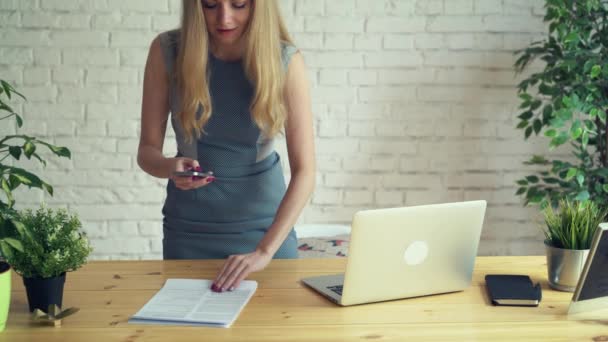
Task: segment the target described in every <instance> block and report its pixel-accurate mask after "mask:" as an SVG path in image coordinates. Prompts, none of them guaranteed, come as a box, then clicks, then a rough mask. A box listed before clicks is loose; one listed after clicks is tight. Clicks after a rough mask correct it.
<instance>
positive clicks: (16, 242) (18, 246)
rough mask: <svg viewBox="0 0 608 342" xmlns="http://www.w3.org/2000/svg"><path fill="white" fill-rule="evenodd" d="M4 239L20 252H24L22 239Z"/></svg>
mask: <svg viewBox="0 0 608 342" xmlns="http://www.w3.org/2000/svg"><path fill="white" fill-rule="evenodd" d="M4 241H5V242H6V243H8V244H9V245H11V247H13V248H14V249H16V250H18V251H19V252H23V245H22V244H21V241H19V240H17V239H13V238H8V237H7V238H4Z"/></svg>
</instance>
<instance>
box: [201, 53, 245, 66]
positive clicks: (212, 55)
mask: <svg viewBox="0 0 608 342" xmlns="http://www.w3.org/2000/svg"><path fill="white" fill-rule="evenodd" d="M209 56H210V57H211V58H212V59H214V60H216V61H218V62H220V63H224V64H240V63H241V62H242V61H243V59H242V58H239V59H222V58H218V57H217V56H215V55H214V54H213V53H212V52H209Z"/></svg>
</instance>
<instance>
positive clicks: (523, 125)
mask: <svg viewBox="0 0 608 342" xmlns="http://www.w3.org/2000/svg"><path fill="white" fill-rule="evenodd" d="M526 126H528V121H526V120H524V121H521V122H520V123H519V124H518V125H517V128H524V127H526Z"/></svg>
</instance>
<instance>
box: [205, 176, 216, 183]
mask: <svg viewBox="0 0 608 342" xmlns="http://www.w3.org/2000/svg"><path fill="white" fill-rule="evenodd" d="M214 180H215V177H207V182H209V183H211V182H213V181H214Z"/></svg>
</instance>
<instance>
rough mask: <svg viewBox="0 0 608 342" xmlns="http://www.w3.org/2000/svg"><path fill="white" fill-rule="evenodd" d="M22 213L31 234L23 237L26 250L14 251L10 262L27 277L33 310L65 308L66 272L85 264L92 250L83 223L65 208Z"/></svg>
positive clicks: (27, 288)
mask: <svg viewBox="0 0 608 342" xmlns="http://www.w3.org/2000/svg"><path fill="white" fill-rule="evenodd" d="M19 216H20V217H19V220H20V221H21V222H22V223H23V225H24V227H25V229H26V230H27V231H28V232H29V234H27V236H26V237H25V238H24V239H23V240H22V244H23V249H24V251H23V252H20V251H16V252H14V253H12V254H11V255H10V256H8V257H7V261H8V263H9V264H11V266H12V267H13V269H14V270H15V272H17V273H18V274H20V275H21V276H22V277H23V283H24V285H25V288H26V291H27V299H28V303H29V308H30V312H33V311H34V309H36V308H38V309H40V310H42V311H46V310H47V308H48V307H49V304H56V305H57V306H59V307H61V305H62V299H63V284H64V283H65V278H66V272H70V271H74V270H76V269H78V268H80V267H81V266H82V265H84V264H85V263H86V261H87V256H88V255H89V253H90V252H91V251H92V248H91V246H90V245H89V241H88V239H87V237H86V234H85V233H84V232H83V231H82V230H81V228H82V224H81V222H80V220H79V219H78V217H77V215H75V214H70V213H68V211H67V210H66V209H63V208H59V209H51V208H47V207H45V206H42V207H40V208H39V209H37V210H36V211H35V212H34V211H32V210H31V209H26V210H23V211H20V212H19Z"/></svg>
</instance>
